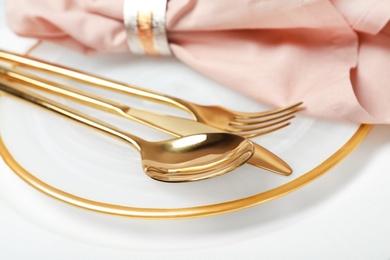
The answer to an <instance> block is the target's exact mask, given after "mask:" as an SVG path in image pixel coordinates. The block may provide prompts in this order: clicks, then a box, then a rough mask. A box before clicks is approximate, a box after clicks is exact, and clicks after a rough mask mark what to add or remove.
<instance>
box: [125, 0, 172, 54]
mask: <svg viewBox="0 0 390 260" xmlns="http://www.w3.org/2000/svg"><path fill="white" fill-rule="evenodd" d="M166 9H167V0H124V8H123V17H124V19H123V20H124V25H125V28H126V30H127V44H128V46H129V49H130V51H131V52H132V53H134V54H139V55H164V56H169V55H172V54H171V50H170V49H169V44H168V37H167V32H166V29H165V17H166Z"/></svg>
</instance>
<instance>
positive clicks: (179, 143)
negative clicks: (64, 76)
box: [0, 80, 254, 182]
mask: <svg viewBox="0 0 390 260" xmlns="http://www.w3.org/2000/svg"><path fill="white" fill-rule="evenodd" d="M0 91H3V92H5V93H8V94H11V95H13V96H15V97H18V98H21V99H23V100H25V101H28V102H30V103H33V104H36V105H39V106H40V107H43V108H45V109H48V110H50V111H53V112H56V113H58V114H60V115H62V116H65V117H67V118H70V119H72V120H74V121H77V122H79V123H82V124H84V125H87V126H89V127H92V128H94V129H96V130H99V131H101V132H103V133H106V134H109V135H111V136H113V137H116V138H119V139H121V140H123V141H126V142H128V143H129V144H130V145H131V146H133V147H134V148H135V149H137V150H138V151H139V152H140V154H141V158H142V166H143V169H144V171H145V172H146V174H147V175H148V176H150V177H151V178H153V179H155V180H159V181H164V182H189V181H198V180H203V179H208V178H211V177H215V176H218V175H221V174H224V173H227V172H229V171H232V170H234V169H236V168H237V167H239V166H241V165H242V164H244V163H246V161H248V160H249V159H250V158H251V157H252V155H253V152H254V145H253V143H252V142H251V141H250V140H248V139H246V138H244V137H241V136H238V135H234V134H230V133H204V134H195V135H189V136H183V137H180V138H174V139H170V140H167V141H160V142H149V141H146V140H144V139H141V138H140V137H138V136H135V135H132V134H130V133H127V132H125V131H122V130H120V129H118V128H116V127H114V126H111V125H109V124H107V123H105V122H102V121H100V120H98V119H95V118H93V117H91V116H89V115H86V114H84V113H81V112H80V111H77V110H74V109H72V108H70V107H68V106H65V105H63V104H60V103H58V102H55V101H53V100H50V99H48V98H46V97H43V96H40V95H38V94H36V93H34V92H30V91H27V90H26V89H25V87H23V86H22V85H20V84H16V83H14V82H9V81H6V80H1V81H0Z"/></svg>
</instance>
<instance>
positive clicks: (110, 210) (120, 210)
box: [0, 124, 372, 219]
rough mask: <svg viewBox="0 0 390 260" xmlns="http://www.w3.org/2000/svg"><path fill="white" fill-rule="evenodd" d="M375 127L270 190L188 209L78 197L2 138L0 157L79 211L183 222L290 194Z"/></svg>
mask: <svg viewBox="0 0 390 260" xmlns="http://www.w3.org/2000/svg"><path fill="white" fill-rule="evenodd" d="M371 128H372V125H366V124H362V125H360V127H359V128H358V130H357V131H356V132H355V134H354V135H353V136H352V137H351V138H350V139H349V140H348V141H347V142H346V143H345V144H344V145H343V146H342V147H341V148H340V149H338V150H337V151H336V152H335V153H334V154H333V155H331V156H330V157H329V158H327V159H326V160H325V161H323V162H322V163H321V164H319V165H318V166H317V167H315V168H314V169H312V170H310V171H309V172H307V173H305V174H304V175H302V176H300V177H298V178H296V179H294V180H292V181H290V182H288V183H286V184H283V185H281V186H279V187H276V188H274V189H271V190H267V191H264V192H261V193H258V194H256V195H252V196H249V197H245V198H241V199H237V200H232V201H228V202H223V203H217V204H210V205H204V206H196V207H187V208H139V207H130V206H122V205H116V204H108V203H103V202H99V201H93V200H89V199H85V198H82V197H78V196H75V195H73V194H70V193H67V192H65V191H63V190H60V189H57V188H55V187H53V186H50V185H49V184H47V183H45V182H43V181H41V180H40V179H38V178H36V177H35V176H34V175H33V174H32V173H30V172H28V171H27V170H26V169H24V168H23V167H22V166H21V165H20V164H19V163H18V162H17V161H16V160H15V159H14V158H13V157H12V155H11V153H10V152H9V151H8V149H7V147H6V146H5V144H4V142H3V140H2V139H1V136H0V155H1V156H2V157H3V159H4V161H5V162H6V164H7V165H8V166H9V167H10V168H11V170H12V171H13V172H14V173H15V174H16V175H18V176H19V177H20V178H21V179H22V180H24V181H25V182H26V183H28V184H29V185H31V186H32V187H34V188H35V189H37V190H39V191H41V192H43V193H44V194H46V195H49V196H51V197H53V198H55V199H57V200H60V201H62V202H65V203H68V204H71V205H73V206H77V207H79V208H83V209H87V210H91V211H95V212H100V213H106V214H111V215H117V216H124V217H132V218H143V219H182V218H194V217H205V216H211V215H218V214H224V213H229V212H233V211H237V210H242V209H245V208H249V207H253V206H256V205H259V204H262V203H265V202H268V201H271V200H274V199H277V198H279V197H281V196H284V195H286V194H288V193H291V192H293V191H295V190H297V189H299V188H302V187H303V186H305V185H307V184H309V183H310V182H312V181H314V180H315V179H317V178H318V177H320V176H322V175H324V174H325V173H326V172H327V171H329V170H330V169H331V168H333V167H334V166H335V165H336V164H338V163H339V162H341V161H342V160H343V159H344V158H345V157H346V156H347V155H349V154H350V153H351V152H352V151H353V150H354V149H355V148H356V147H358V146H359V144H360V143H361V142H362V141H363V140H364V139H365V138H366V136H367V135H368V133H369V132H370V130H371Z"/></svg>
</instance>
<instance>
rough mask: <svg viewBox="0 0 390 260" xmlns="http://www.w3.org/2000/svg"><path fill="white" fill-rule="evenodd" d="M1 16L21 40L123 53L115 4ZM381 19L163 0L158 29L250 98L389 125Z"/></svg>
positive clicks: (347, 11)
mask: <svg viewBox="0 0 390 260" xmlns="http://www.w3.org/2000/svg"><path fill="white" fill-rule="evenodd" d="M7 13H8V22H9V25H10V27H11V28H12V29H13V30H14V31H15V32H16V33H17V34H19V35H21V36H25V37H33V38H37V39H42V40H49V41H52V42H55V43H58V44H61V45H64V46H67V47H71V48H74V49H76V50H78V51H82V52H86V53H96V52H97V53H102V52H104V53H107V52H128V48H127V46H126V37H127V36H126V33H125V29H124V26H123V17H122V13H123V1H122V0H112V1H107V0H56V1H50V0H36V1H34V2H33V3H32V1H29V0H8V2H7ZM389 18H390V1H389V0H356V1H349V0H331V1H330V0H308V1H301V0H279V1H268V0H242V1H225V0H214V1H209V0H170V1H169V2H168V8H167V21H166V27H167V32H168V37H169V42H170V48H171V49H172V52H173V53H174V55H175V57H176V58H178V59H179V60H181V61H182V62H184V63H186V64H188V65H189V66H191V67H193V68H194V69H196V70H198V71H200V72H201V73H203V74H205V75H207V76H208V77H210V78H212V79H214V80H216V81H218V82H220V83H222V84H224V85H226V86H228V87H231V88H233V89H236V90H237V91H240V92H242V93H245V94H246V95H248V96H250V97H252V98H254V99H257V100H259V101H262V102H265V103H268V104H270V105H274V106H285V105H289V104H292V103H295V102H299V101H303V102H304V103H305V111H304V113H306V114H308V115H311V116H316V117H322V118H333V119H337V120H347V121H353V122H358V123H386V124H388V123H390V105H389V104H390V102H389V101H390V87H388V86H387V84H388V83H387V82H390V77H389V76H388V75H390V74H389V73H387V71H386V68H387V67H389V66H390V56H389V55H390V51H389V46H390V38H389V35H390V34H389V32H390V30H389V28H388V25H387V23H388V21H389ZM129 55H131V54H129ZM144 87H147V86H144Z"/></svg>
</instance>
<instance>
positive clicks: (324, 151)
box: [0, 44, 359, 250]
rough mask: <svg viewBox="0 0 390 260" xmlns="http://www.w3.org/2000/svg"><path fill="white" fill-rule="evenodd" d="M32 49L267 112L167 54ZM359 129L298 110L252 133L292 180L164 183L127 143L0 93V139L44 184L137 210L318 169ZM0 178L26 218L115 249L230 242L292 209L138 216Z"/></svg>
mask: <svg viewBox="0 0 390 260" xmlns="http://www.w3.org/2000/svg"><path fill="white" fill-rule="evenodd" d="M33 56H35V57H39V58H41V59H44V60H48V61H52V62H56V63H59V64H62V65H66V66H70V67H73V68H78V69H82V70H84V71H89V72H93V73H95V74H99V75H102V76H105V77H108V78H112V79H117V80H120V81H124V82H128V83H131V84H134V85H138V86H142V87H147V88H149V89H153V90H156V91H159V92H162V93H167V94H170V95H173V96H177V97H180V98H184V99H188V100H191V101H194V102H197V103H201V104H219V105H224V106H227V107H231V108H234V109H236V110H242V111H259V110H265V109H269V107H267V106H265V105H263V104H259V103H258V102H256V101H254V100H251V99H249V98H248V97H245V96H242V95H240V94H239V93H237V92H234V91H231V90H229V89H227V88H226V87H223V86H221V85H219V84H217V83H215V82H213V81H211V80H209V79H207V78H205V77H203V76H201V75H199V74H197V73H196V72H194V71H193V70H191V69H189V68H188V67H186V66H184V65H183V64H181V63H179V62H177V61H175V60H171V59H147V58H133V59H129V57H126V55H106V56H99V57H92V56H82V55H80V54H77V53H74V52H71V51H69V50H65V49H60V48H59V47H57V46H53V45H50V44H44V45H42V46H40V47H39V48H38V49H37V50H35V51H34V52H33ZM77 86H78V87H80V88H84V89H88V90H91V91H94V92H96V93H99V94H103V95H105V96H112V97H115V98H116V99H119V100H121V101H123V102H127V103H128V104H130V105H134V106H137V107H147V108H152V109H156V110H159V111H162V110H163V111H166V112H172V111H171V110H170V109H166V108H163V107H161V106H158V105H155V104H153V103H150V102H145V101H140V100H136V99H133V98H130V97H126V96H121V95H118V94H113V93H108V92H105V91H101V90H96V89H90V88H87V87H85V86H82V85H77ZM59 100H60V101H62V102H64V103H66V104H72V105H73V106H76V107H77V108H78V109H80V110H84V111H87V112H89V113H91V114H93V115H94V116H97V117H99V118H102V119H104V120H106V121H109V122H110V123H112V124H115V125H118V126H121V127H126V128H127V129H128V130H129V131H131V132H133V133H135V134H138V135H141V136H142V137H144V138H146V139H150V140H158V139H164V138H168V136H167V135H165V134H161V133H159V132H157V131H155V130H150V129H149V128H146V127H143V126H141V125H138V124H136V123H132V122H129V121H127V120H125V119H120V118H116V117H114V116H111V115H108V114H105V113H102V112H99V111H96V110H92V109H89V108H84V107H82V106H79V105H76V104H73V103H70V102H69V101H66V100H62V99H59ZM358 127H359V125H355V124H342V123H336V122H330V121H325V120H318V119H313V118H308V117H303V116H298V117H297V118H296V119H294V120H293V124H292V125H291V126H289V127H287V128H285V129H283V130H280V131H278V132H275V133H272V134H269V135H266V136H262V137H258V138H256V139H254V140H255V141H256V142H258V143H259V144H261V145H263V146H264V147H266V148H268V149H269V150H271V151H273V152H274V153H276V154H277V155H279V156H280V157H282V158H283V159H285V160H286V161H287V162H288V163H289V164H290V165H291V166H292V168H293V169H294V174H293V175H292V176H290V177H282V176H278V175H275V174H272V173H268V172H266V171H263V170H259V169H255V168H253V167H251V166H249V165H245V166H244V167H242V168H240V169H238V170H236V171H234V172H232V173H229V174H226V175H224V176H221V177H218V178H214V179H210V180H206V181H202V182H196V183H183V184H168V183H160V182H156V181H154V180H151V179H150V178H148V177H147V176H146V175H145V174H144V173H143V172H142V169H141V168H140V160H139V156H138V154H137V152H136V151H135V150H133V149H132V148H131V147H129V146H128V145H126V144H123V143H121V142H119V141H116V140H111V139H110V138H109V137H106V136H104V135H101V134H99V133H95V132H94V131H91V130H90V129H88V128H85V127H84V126H81V125H78V124H75V123H73V122H70V121H69V120H66V119H64V118H60V117H58V116H57V115H53V114H51V113H49V112H46V111H42V110H41V109H39V108H36V107H34V106H31V105H29V104H26V103H23V102H21V101H19V100H17V99H13V98H9V97H2V98H1V102H0V130H1V136H2V138H3V141H4V143H5V144H6V146H7V147H8V148H9V150H10V152H11V153H12V155H13V157H14V158H15V159H16V160H17V161H18V162H19V163H20V164H21V165H22V166H23V167H24V168H25V169H27V170H28V171H29V172H31V173H33V174H34V175H36V176H37V177H39V178H41V179H42V180H44V181H45V182H47V183H49V184H50V185H52V186H55V187H57V188H60V189H62V190H65V191H67V192H70V193H73V194H76V195H78V196H81V197H85V198H88V199H92V200H97V201H102V202H107V203H114V204H121V205H128V206H135V207H156V208H180V207H191V206H199V205H205V204H214V203H220V202H226V201H231V200H235V199H240V198H245V197H247V196H251V195H255V194H258V193H261V192H264V191H267V190H270V189H273V188H275V187H278V186H280V185H282V184H285V183H288V182H291V181H293V180H294V179H296V178H298V177H300V176H302V175H304V174H305V173H307V172H308V171H310V170H312V169H314V168H316V167H317V166H318V165H319V164H320V163H322V162H323V161H324V160H326V159H327V158H329V157H330V156H331V155H332V154H334V153H335V152H336V151H337V150H338V149H339V148H340V147H341V146H343V145H344V144H345V143H346V142H347V141H348V140H349V139H350V138H351V136H352V135H353V134H354V133H355V132H356V130H357V129H358ZM1 178H3V180H1V182H0V183H1V191H2V192H1V194H0V201H1V203H2V204H4V205H5V206H6V207H7V208H10V209H13V210H14V211H15V212H17V214H18V215H19V216H21V217H22V218H23V219H25V220H27V221H28V222H33V223H35V224H36V225H38V226H40V227H41V228H43V229H46V230H49V231H52V232H54V233H56V234H61V235H63V236H65V237H71V238H72V239H75V240H80V241H87V242H88V243H93V244H97V245H103V246H105V247H113V248H122V249H153V250H155V249H175V250H177V249H184V248H194V247H195V248H198V247H205V246H215V245H220V244H224V243H227V242H237V241H239V240H241V239H243V238H250V237H252V236H253V235H254V234H256V233H258V232H259V230H262V232H267V231H266V230H267V229H266V230H264V227H263V226H261V227H259V226H257V225H256V223H258V221H259V220H260V219H263V220H267V221H268V228H269V227H271V226H272V225H273V224H276V223H277V222H278V221H279V219H278V217H276V218H275V220H271V219H270V218H269V217H270V216H274V217H275V216H279V215H283V212H284V211H285V210H287V209H288V208H290V207H294V204H290V205H281V204H278V203H274V204H272V205H268V204H265V205H260V206H257V207H254V208H251V209H248V210H243V211H239V212H235V213H230V214H226V215H220V216H214V217H206V218H201V219H188V220H180V221H150V220H149V221H147V220H136V219H127V218H119V217H115V216H107V215H102V214H97V213H93V212H89V211H85V210H82V209H78V208H74V207H72V206H69V205H65V204H62V203H61V202H58V201H55V200H53V199H51V198H48V197H45V196H43V195H42V194H40V193H38V192H36V191H35V190H31V188H30V187H27V186H26V185H25V184H24V183H20V180H18V179H17V178H15V176H1ZM27 198H28V199H27ZM297 214H299V212H297ZM296 217H297V215H294V214H292V215H291V216H289V217H288V218H286V219H285V220H287V221H289V222H291V221H293V220H294V219H295V218H296ZM59 223H61V224H59ZM232 223H234V225H232ZM226 234H228V235H226ZM264 234H265V233H264Z"/></svg>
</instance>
